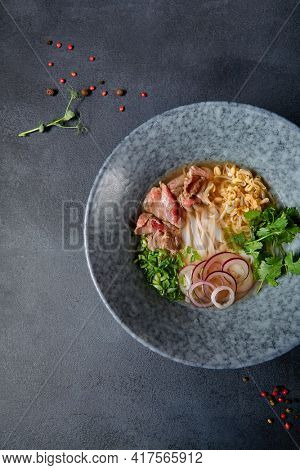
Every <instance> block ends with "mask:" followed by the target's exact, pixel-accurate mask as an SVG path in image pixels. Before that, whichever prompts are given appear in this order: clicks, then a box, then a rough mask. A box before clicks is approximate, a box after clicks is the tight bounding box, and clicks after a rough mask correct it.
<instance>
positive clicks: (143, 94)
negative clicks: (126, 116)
mask: <svg viewBox="0 0 300 470" xmlns="http://www.w3.org/2000/svg"><path fill="white" fill-rule="evenodd" d="M140 95H141V97H142V98H146V97H147V96H148V93H147V92H146V91H141V93H140Z"/></svg>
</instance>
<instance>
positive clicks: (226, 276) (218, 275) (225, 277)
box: [205, 271, 237, 292]
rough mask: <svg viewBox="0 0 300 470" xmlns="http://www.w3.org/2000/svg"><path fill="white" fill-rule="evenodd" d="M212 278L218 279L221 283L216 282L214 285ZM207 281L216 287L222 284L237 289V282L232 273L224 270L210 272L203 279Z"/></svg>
mask: <svg viewBox="0 0 300 470" xmlns="http://www.w3.org/2000/svg"><path fill="white" fill-rule="evenodd" d="M214 279H216V280H217V279H219V280H220V281H221V283H220V282H219V283H217V284H216V285H215V282H214ZM205 280H206V281H207V282H211V283H212V284H214V285H215V287H218V286H221V285H222V286H223V285H228V286H229V287H231V289H232V290H233V291H234V292H235V291H236V290H237V283H236V280H235V278H234V277H233V275H232V274H230V273H227V272H225V271H214V272H212V273H210V274H209V275H208V276H207V277H206V279H205Z"/></svg>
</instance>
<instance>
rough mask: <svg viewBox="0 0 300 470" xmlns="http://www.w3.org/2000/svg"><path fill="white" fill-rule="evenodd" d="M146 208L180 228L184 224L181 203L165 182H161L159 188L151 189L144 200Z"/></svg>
mask: <svg viewBox="0 0 300 470" xmlns="http://www.w3.org/2000/svg"><path fill="white" fill-rule="evenodd" d="M144 208H145V210H146V211H147V212H150V213H152V214H154V215H155V216H156V217H157V218H159V219H161V220H164V221H166V222H169V223H170V224H172V225H174V226H175V227H178V228H180V227H182V225H183V218H182V212H181V208H180V205H179V203H178V201H177V199H176V197H175V196H174V195H173V194H172V193H171V191H170V189H169V188H168V186H167V185H166V184H164V183H160V187H159V188H158V187H154V188H152V189H151V190H150V191H149V193H148V194H147V196H146V198H145V201H144Z"/></svg>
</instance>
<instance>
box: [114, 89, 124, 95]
mask: <svg viewBox="0 0 300 470" xmlns="http://www.w3.org/2000/svg"><path fill="white" fill-rule="evenodd" d="M125 94H126V90H124V89H123V88H117V89H116V95H117V96H124V95H125Z"/></svg>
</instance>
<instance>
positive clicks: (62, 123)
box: [18, 89, 86, 137]
mask: <svg viewBox="0 0 300 470" xmlns="http://www.w3.org/2000/svg"><path fill="white" fill-rule="evenodd" d="M69 92H70V99H69V102H68V104H67V106H66V109H65V112H64V114H63V116H61V117H59V118H57V119H53V120H52V121H50V122H48V123H47V124H45V123H43V122H41V123H39V125H38V126H37V127H34V128H33V129H29V130H28V131H24V132H20V134H18V137H26V136H27V135H29V134H32V133H33V132H44V131H45V130H46V129H48V128H50V127H52V126H56V127H62V128H63V129H76V130H77V132H78V133H81V132H84V131H86V127H85V126H84V125H83V124H82V123H81V121H80V119H79V117H78V115H77V114H76V113H75V111H73V110H72V109H70V106H71V104H72V103H73V101H75V100H77V99H78V98H79V97H80V95H79V93H78V92H77V91H75V90H72V89H70V90H69ZM72 119H74V120H75V119H76V120H77V122H76V124H75V125H74V126H68V125H67V124H66V123H67V122H68V121H71V120H72Z"/></svg>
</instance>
